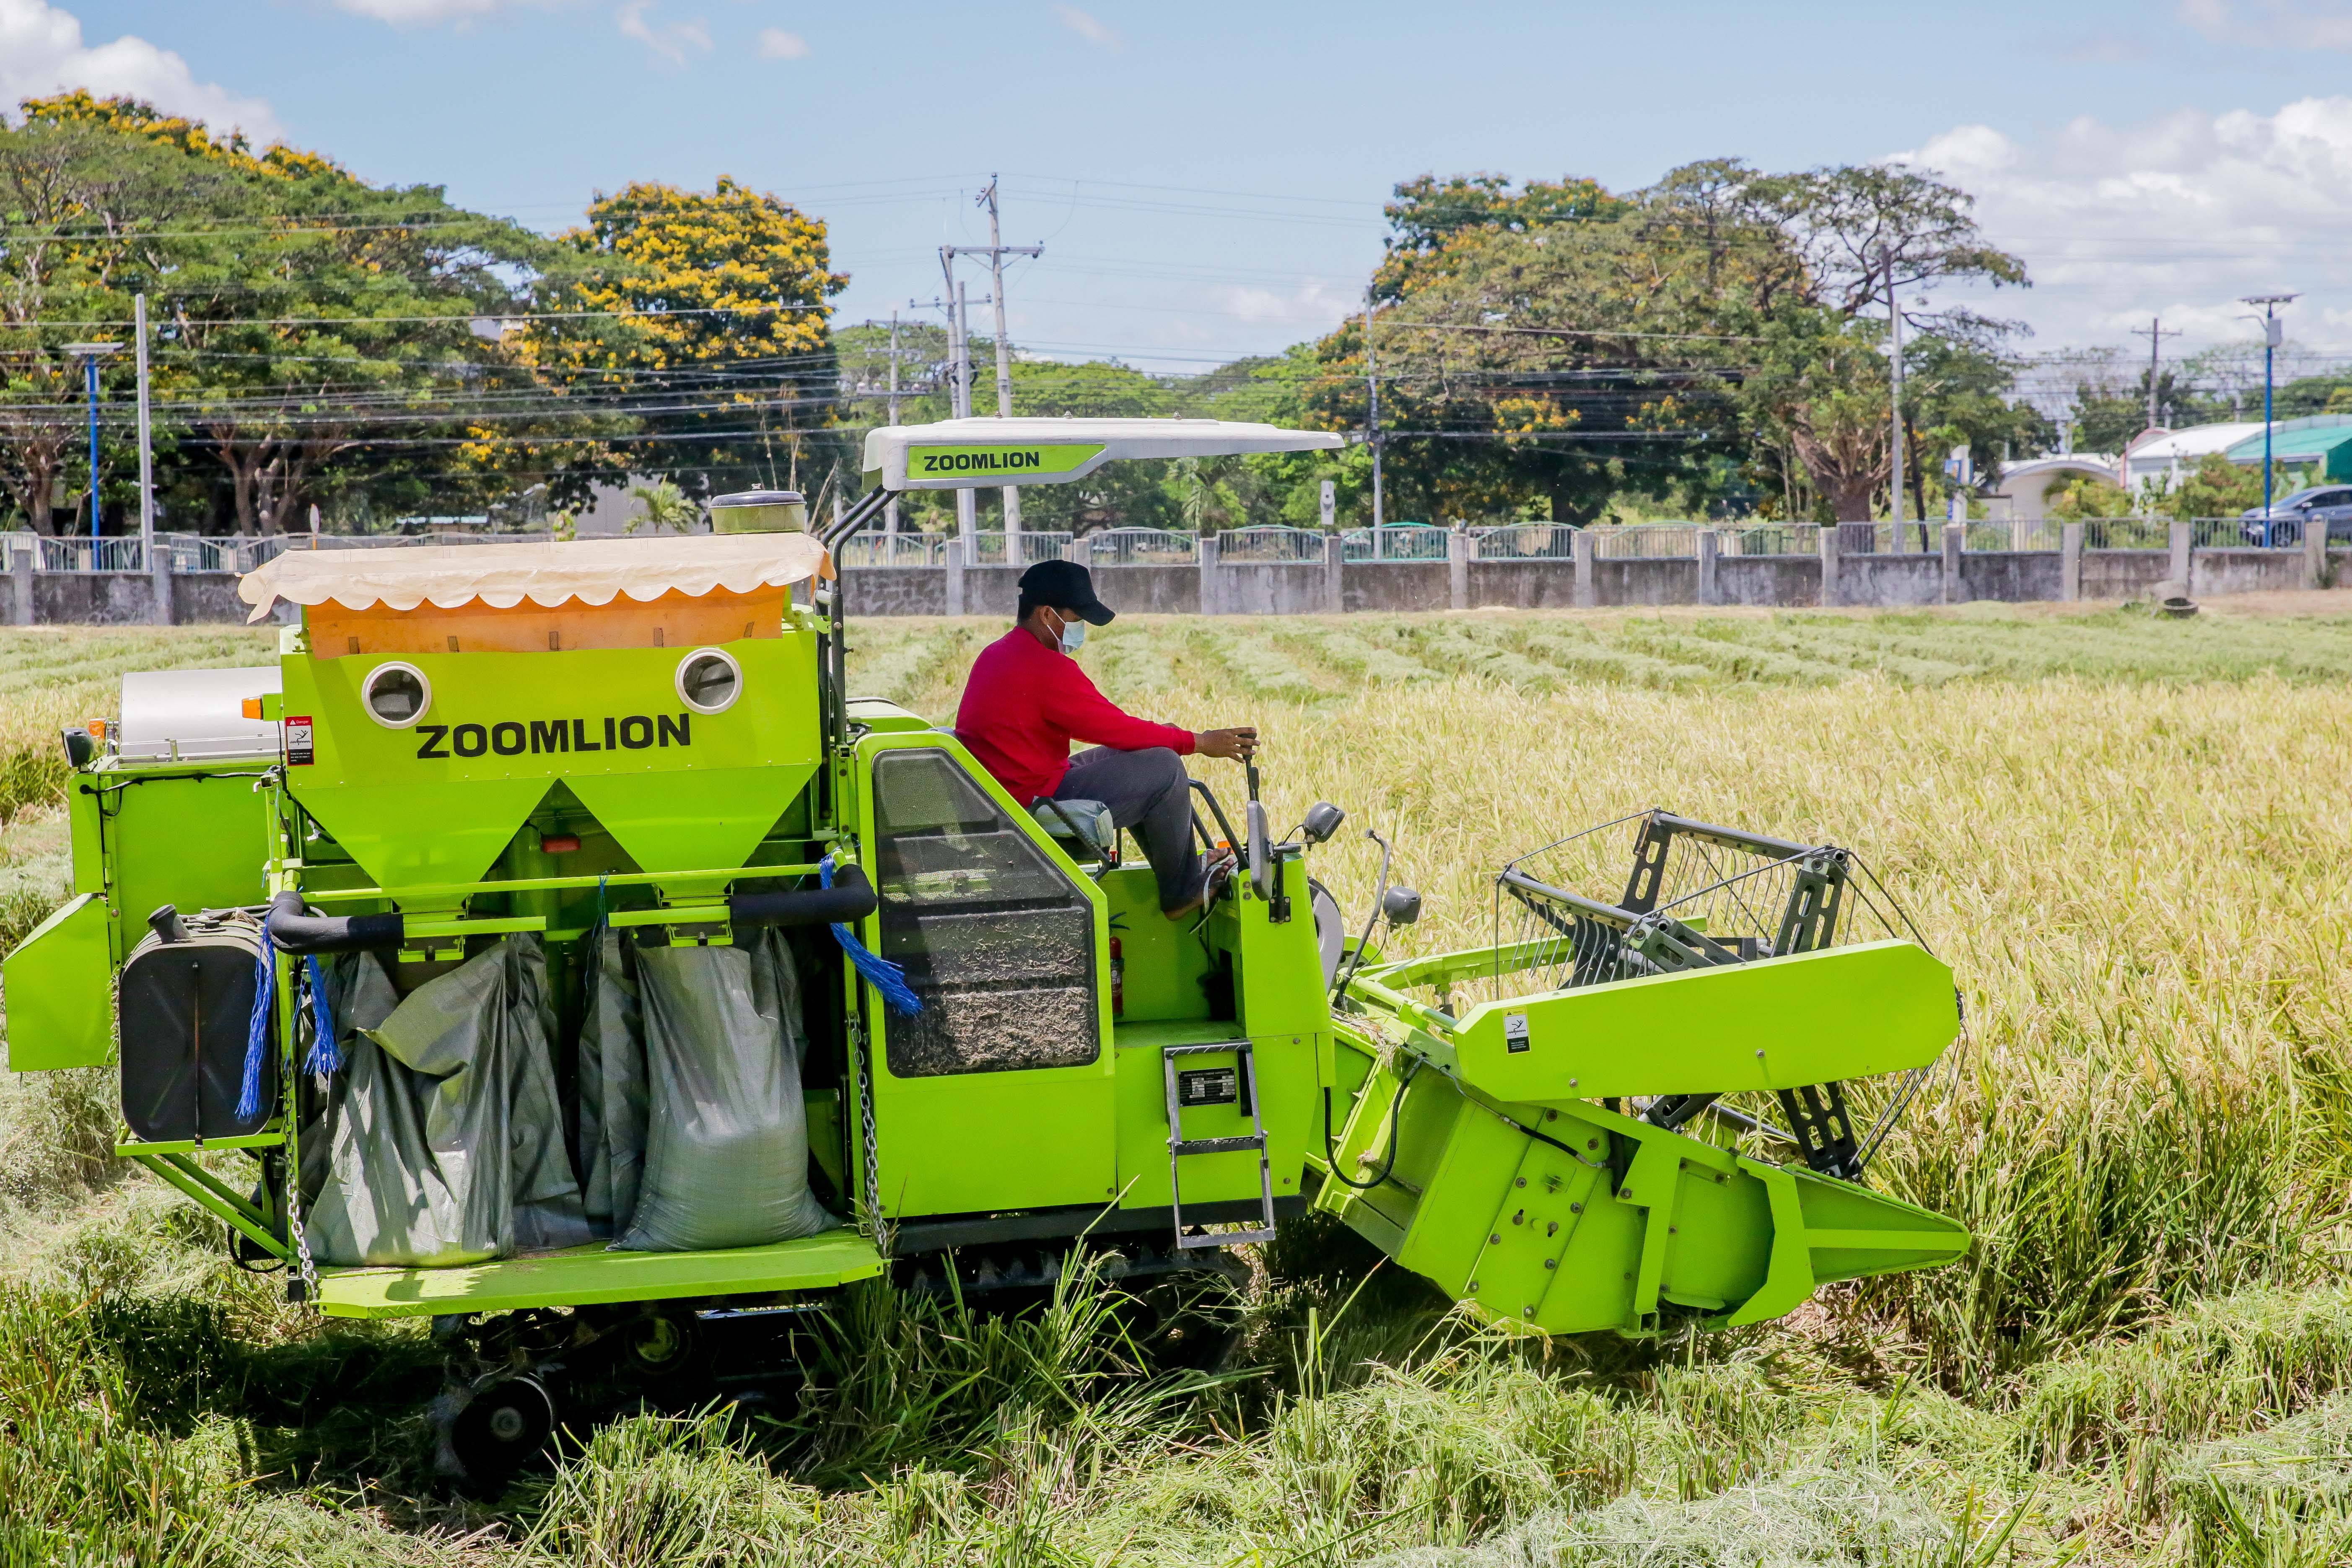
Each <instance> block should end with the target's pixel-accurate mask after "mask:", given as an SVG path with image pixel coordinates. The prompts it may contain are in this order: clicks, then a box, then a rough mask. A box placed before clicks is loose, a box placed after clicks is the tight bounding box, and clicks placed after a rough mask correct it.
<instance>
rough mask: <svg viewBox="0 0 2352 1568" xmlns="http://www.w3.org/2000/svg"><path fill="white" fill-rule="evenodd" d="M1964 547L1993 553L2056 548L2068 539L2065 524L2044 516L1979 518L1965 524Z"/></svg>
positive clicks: (1962, 537)
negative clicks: (2065, 533) (2047, 519)
mask: <svg viewBox="0 0 2352 1568" xmlns="http://www.w3.org/2000/svg"><path fill="white" fill-rule="evenodd" d="M1961 526H1962V529H1963V532H1962V534H1961V537H1960V548H1961V549H1963V550H1973V551H1990V552H1996V553H1998V552H2020V551H2033V550H2056V549H2057V548H2059V547H2060V545H2062V544H2063V543H2064V542H2065V539H2064V535H2063V533H2062V532H2061V529H2062V528H2063V526H2064V525H2063V524H2062V523H2059V522H2056V521H2045V520H2043V519H2041V518H2016V519H2002V520H2000V521H1983V520H1979V521H1974V522H1969V523H1964V524H1962V525H1961Z"/></svg>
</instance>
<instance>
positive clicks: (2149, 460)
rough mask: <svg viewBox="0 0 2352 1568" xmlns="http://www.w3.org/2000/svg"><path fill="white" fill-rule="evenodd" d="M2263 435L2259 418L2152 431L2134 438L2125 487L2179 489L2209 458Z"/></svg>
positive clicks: (2126, 457)
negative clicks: (2146, 486)
mask: <svg viewBox="0 0 2352 1568" xmlns="http://www.w3.org/2000/svg"><path fill="white" fill-rule="evenodd" d="M2262 433H2263V422H2262V421H2261V420H2259V419H2232V420H2229V421H2226V422H2224V423H2222V424H2220V425H2192V426H2189V428H2188V429H2186V430H2158V431H2151V432H2149V433H2148V434H2147V435H2145V436H2141V437H2137V438H2136V439H2134V441H2133V442H2132V444H2131V445H2130V447H2126V449H2125V452H2124V488H2125V489H2129V490H2134V491H2137V490H2138V489H2140V488H2141V487H2142V486H2144V485H2158V484H2160V485H2162V486H2163V487H2164V488H2166V489H2177V488H2178V487H2179V484H2180V481H2181V480H2183V479H2187V478H2188V477H2189V475H2191V474H2193V473H2195V472H2196V471H2197V465H2198V464H2199V463H2200V461H2202V460H2203V459H2205V458H2213V457H2220V456H2221V455H2222V454H2224V453H2226V452H2228V451H2229V449H2230V448H2231V447H2234V446H2236V445H2237V444H2238V443H2239V442H2241V441H2242V440H2244V439H2246V438H2247V437H2250V436H2259V435H2261V434H2262Z"/></svg>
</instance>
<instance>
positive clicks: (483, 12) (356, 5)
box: [335, 0, 507, 25]
mask: <svg viewBox="0 0 2352 1568" xmlns="http://www.w3.org/2000/svg"><path fill="white" fill-rule="evenodd" d="M335 4H336V5H337V6H339V7H340V8H341V9H343V10H345V11H349V12H351V13H352V15H353V16H371V17H373V18H374V19H375V20H376V21H379V22H391V23H394V24H395V25H404V24H406V23H411V22H449V21H464V20H467V19H468V18H470V17H474V16H488V15H489V14H490V13H491V12H493V11H495V10H497V9H498V8H499V6H501V5H505V4H507V0H335Z"/></svg>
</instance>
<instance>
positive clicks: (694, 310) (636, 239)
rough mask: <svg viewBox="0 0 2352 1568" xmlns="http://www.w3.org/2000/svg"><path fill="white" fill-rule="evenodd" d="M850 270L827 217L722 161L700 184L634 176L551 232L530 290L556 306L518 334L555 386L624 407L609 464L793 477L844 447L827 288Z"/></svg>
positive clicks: (716, 476)
mask: <svg viewBox="0 0 2352 1568" xmlns="http://www.w3.org/2000/svg"><path fill="white" fill-rule="evenodd" d="M848 283H849V279H848V277H847V275H846V274H844V273H838V272H835V271H833V270H831V269H830V259H829V253H828V250H827V245H826V237H825V226H824V221H823V220H822V219H819V218H814V217H810V216H807V215H805V214H803V213H802V212H801V211H800V209H798V208H797V207H794V206H793V205H791V204H790V203H788V202H784V201H782V200H779V199H778V198H777V197H775V196H773V195H767V194H765V193H762V192H758V191H752V190H750V189H747V188H746V187H744V186H742V185H740V184H736V183H735V182H734V181H733V180H731V179H729V178H726V177H724V176H722V177H721V178H720V179H719V183H718V184H717V186H716V187H715V188H714V189H712V190H711V191H709V192H708V193H704V192H697V191H685V190H680V189H678V188H677V187H676V186H674V185H665V184H652V183H643V184H630V185H627V186H625V187H623V188H622V189H621V190H620V191H619V192H618V193H616V194H614V195H609V196H607V195H599V196H598V197H597V198H596V200H595V201H594V202H593V203H592V204H591V205H590V206H589V209H588V222H587V225H586V226H584V227H582V228H577V229H573V230H571V231H569V232H567V233H565V234H563V235H562V236H560V237H558V242H557V247H556V250H555V253H554V254H553V256H552V257H551V258H550V259H549V261H548V263H547V273H546V276H545V278H544V279H543V281H542V283H541V289H540V292H539V296H538V301H539V305H540V308H541V310H543V311H548V312H553V313H554V315H553V317H552V319H545V320H536V321H532V322H531V323H530V325H529V327H528V328H527V329H526V330H525V331H524V332H523V333H522V334H521V338H520V347H521V350H522V352H523V353H524V355H525V357H526V358H527V359H528V361H529V362H530V363H531V364H532V365H534V366H535V367H537V368H538V369H539V370H540V372H541V374H542V375H543V376H544V377H545V378H546V380H547V382H548V384H549V385H550V386H551V388H552V389H554V390H555V391H557V392H558V393H560V394H561V395H563V396H565V397H567V398H571V399H575V400H578V401H580V402H581V403H583V404H584V405H589V406H590V407H600V406H601V407H607V408H625V409H626V410H627V411H628V413H629V416H630V418H631V420H632V422H633V426H634V429H633V431H632V433H631V434H628V435H626V436H621V437H614V438H613V439H611V440H610V441H609V442H608V443H607V444H606V445H607V451H608V456H607V457H606V458H605V459H604V462H603V463H602V464H601V465H600V466H601V467H602V468H603V470H604V473H605V474H606V475H607V476H608V477H617V476H618V475H619V474H621V473H623V472H625V471H628V470H632V469H635V470H638V471H646V472H662V473H667V474H670V475H672V476H673V477H674V478H675V479H677V482H678V483H679V484H680V485H681V486H682V487H683V488H684V489H687V490H688V492H689V493H692V494H697V495H701V494H707V493H710V492H713V491H716V490H724V489H740V488H744V487H746V486H750V485H756V484H786V483H792V482H793V481H795V480H797V479H799V477H800V473H801V470H802V468H803V466H804V465H812V466H814V467H815V468H818V469H819V470H820V471H821V469H822V467H823V466H824V464H828V463H841V462H845V461H846V460H848V451H847V448H846V447H845V445H844V444H843V443H842V442H841V441H840V440H839V439H838V437H836V436H835V435H833V434H831V432H833V430H834V428H835V418H836V414H837V398H836V380H837V377H838V374H839V366H838V364H837V362H836V359H835V351H834V346H833V342H832V338H831V335H830V333H829V331H828V329H827V315H828V310H829V307H828V306H827V305H826V303H825V302H826V301H827V300H830V299H832V298H833V297H834V296H835V295H836V294H838V293H840V292H841V290H842V289H845V288H846V287H847V286H848ZM850 466H851V467H854V466H855V465H854V461H852V462H850ZM586 477H587V475H586V472H585V471H584V468H575V469H574V470H573V471H572V472H571V473H570V474H568V475H567V476H566V481H567V482H568V485H569V487H570V488H572V489H584V486H585V480H586ZM558 488H559V489H564V488H565V486H564V485H562V484H560V485H559V486H558ZM565 499H572V497H570V496H568V495H567V496H566V498H565Z"/></svg>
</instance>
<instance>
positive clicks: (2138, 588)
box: [5, 523, 2352, 626]
mask: <svg viewBox="0 0 2352 1568" xmlns="http://www.w3.org/2000/svg"><path fill="white" fill-rule="evenodd" d="M2315 535H2316V531H2315ZM1870 537H1871V536H1870V531H1869V530H1868V529H1866V528H1864V527H1860V526H1857V527H1854V528H1851V529H1839V528H1824V529H1822V533H1821V539H1822V549H1821V552H1820V553H1819V554H1816V555H1725V554H1722V553H1721V552H1720V551H1719V549H1718V547H1717V546H1718V537H1717V534H1716V532H1715V531H1713V530H1703V531H1700V532H1699V534H1698V553H1697V554H1696V556H1688V555H1685V556H1671V557H1664V558H1658V559H1640V560H1618V559H1606V558H1596V555H1595V552H1594V541H1593V537H1592V536H1591V534H1589V533H1580V534H1578V535H1577V536H1576V538H1575V544H1576V554H1575V557H1574V558H1573V559H1571V560H1567V561H1556V560H1506V561H1480V560H1475V559H1473V557H1472V542H1471V540H1470V538H1469V536H1468V535H1466V534H1464V533H1459V532H1456V533H1454V534H1452V535H1450V536H1449V539H1448V543H1449V545H1450V546H1451V550H1450V553H1449V556H1448V558H1447V559H1445V560H1443V561H1409V562H1375V561H1343V560H1342V559H1341V547H1340V543H1339V540H1338V539H1336V538H1332V539H1327V540H1325V541H1324V542H1323V546H1324V548H1323V558H1322V559H1321V560H1319V561H1314V560H1307V561H1285V562H1266V561H1223V560H1220V559H1219V557H1218V552H1217V547H1216V544H1215V542H1213V541H1208V540H1204V541H1202V545H1201V558H1200V561H1199V563H1198V564H1196V565H1150V566H1142V565H1139V566H1116V565H1103V566H1097V567H1096V568H1094V574H1095V579H1096V582H1097V584H1098V586H1099V589H1100V592H1101V594H1102V595H1103V597H1104V598H1105V599H1107V600H1108V601H1109V602H1110V603H1112V604H1114V605H1117V606H1118V607H1119V608H1120V609H1122V610H1129V611H1135V612H1139V613H1142V614H1147V615H1179V616H1184V615H1213V616H1220V615H1224V616H1230V615H1333V614H1339V613H1342V612H1350V611H1359V610H1389V611H1409V610H1444V609H1457V610H1472V609H1488V608H1510V609H1564V608H1570V607H1586V608H1594V607H1603V606H1610V605H1626V606H1645V607H1646V606H1663V605H1751V606H1762V607H1777V608H1790V609H1797V608H1811V607H1813V606H1816V605H1859V606H1866V607H1880V608H1903V607H1909V606H1914V605H1950V604H1960V603H1965V602H1967V601H1969V600H2000V601H2007V602H2011V603H2024V602H2030V601H2035V600H2067V599H2105V600H2114V599H2130V598H2145V597H2147V596H2148V595H2150V594H2151V593H2152V592H2153V591H2154V590H2155V588H2156V587H2157V585H2158V584H2160V583H2164V582H2167V581H2172V582H2181V581H2185V582H2186V583H2187V584H2188V588H2189V593H2190V594H2191V595H2194V596H2197V597H2200V598H2201V597H2208V596H2214V595H2226V594H2242V593H2252V592H2256V591H2259V590H2264V589H2284V588H2306V587H2318V586H2323V585H2326V584H2332V583H2335V582H2336V581H2338V580H2339V579H2341V577H2342V574H2343V573H2344V571H2345V568H2346V566H2347V564H2352V551H2347V550H2340V549H2339V550H2332V551H2329V552H2326V554H2325V555H2323V554H2322V553H2321V552H2320V550H2319V548H2318V546H2319V543H2320V542H2319V540H2318V539H2317V537H2316V536H2315V537H2314V538H2313V540H2312V541H2311V542H2309V544H2308V545H2306V546H2305V547H2303V548H2295V549H2286V550H2254V549H2245V548H2238V547H2225V548H2219V549H2210V550H2208V549H2195V548H2192V544H2191V540H2190V536H2189V526H2188V525H2187V524H2185V523H2176V524H2174V525H2173V528H2172V532H2171V539H2170V542H2169V544H2168V547H2167V548H2165V549H2160V550H2085V549H2084V547H2083V530H2082V527H2081V525H2080V524H2069V525H2067V526H2066V527H2065V528H2064V530H2063V533H2062V547H2061V548H2060V549H2057V550H2018V551H1970V550H1964V549H1962V548H1961V545H1962V542H1963V540H1964V538H1965V531H1964V530H1962V529H1960V528H1958V527H1957V526H1954V527H1950V528H1947V529H1946V530H1945V531H1944V537H1943V548H1942V550H1941V551H1940V552H1935V553H1920V552H1916V551H1915V552H1896V553H1892V554H1885V553H1873V552H1870V551H1869V550H1868V549H1867V548H1861V549H1857V548H1856V546H1857V545H1864V546H1866V545H1867V543H1868V542H1869V540H1870ZM947 554H948V557H949V560H948V563H947V564H946V565H944V566H856V567H850V568H848V569H846V570H845V572H844V573H843V577H842V586H843V591H844V594H845V603H846V608H847V610H848V613H849V614H851V615H853V616H942V615H947V616H953V615H971V616H990V617H992V618H996V619H1003V618H1009V617H1010V616H1012V614H1013V609H1014V606H1015V605H1016V603H1017V602H1018V600H1019V597H1020V588H1019V585H1018V584H1019V580H1020V576H1021V571H1020V569H1019V568H1017V567H1012V566H974V567H966V566H964V565H962V564H961V553H960V552H958V551H957V550H954V549H952V548H950V550H949V551H948V552H947ZM7 577H8V593H7V597H6V601H5V603H6V606H7V615H8V618H9V620H10V621H11V622H13V623H14V624H16V625H18V626H31V625H53V624H61V623H62V624H79V625H84V626H149V625H157V624H173V623H187V624H193V623H213V624H218V623H221V622H227V621H242V620H244V619H245V618H246V615H247V605H245V604H244V603H243V601H241V600H239V599H238V598H237V596H236V575H235V574H232V573H227V572H182V573H173V572H170V571H168V570H167V571H163V572H160V573H155V574H148V573H144V572H40V571H36V570H35V569H34V560H33V557H32V555H31V554H30V553H29V552H24V551H17V552H12V555H11V557H10V561H9V566H8V570H7ZM159 610H162V611H163V612H164V613H161V614H159V613H158V612H159ZM284 610H285V606H282V605H281V606H280V616H279V618H280V619H284V618H286V616H285V615H284Z"/></svg>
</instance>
